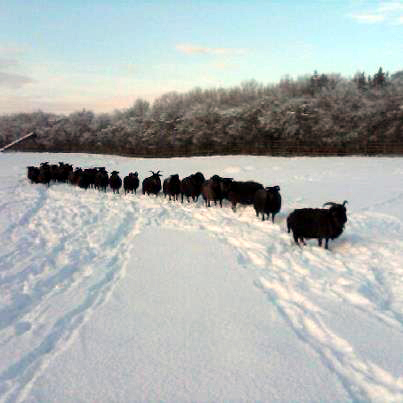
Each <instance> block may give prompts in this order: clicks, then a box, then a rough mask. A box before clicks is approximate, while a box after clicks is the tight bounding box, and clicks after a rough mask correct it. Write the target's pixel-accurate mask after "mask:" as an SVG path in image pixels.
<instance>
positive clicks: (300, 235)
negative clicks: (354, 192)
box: [287, 200, 347, 249]
mask: <svg viewBox="0 0 403 403" xmlns="http://www.w3.org/2000/svg"><path fill="white" fill-rule="evenodd" d="M346 204H347V200H345V201H344V202H343V204H338V203H334V202H328V203H325V204H324V205H323V207H324V206H330V208H328V209H323V208H322V209H318V208H316V209H313V208H302V209H296V210H294V211H293V212H291V213H290V215H289V216H288V217H287V228H288V232H290V231H292V232H293V237H294V241H295V243H296V244H297V245H298V244H299V241H301V242H302V243H304V244H305V240H304V238H315V239H318V245H319V246H322V240H323V239H325V248H326V249H328V243H329V239H335V238H337V237H339V236H340V235H341V233H342V232H343V229H344V225H345V223H346V222H347V212H346V207H345V205H346Z"/></svg>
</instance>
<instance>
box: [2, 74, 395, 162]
mask: <svg viewBox="0 0 403 403" xmlns="http://www.w3.org/2000/svg"><path fill="white" fill-rule="evenodd" d="M32 131H35V133H36V135H37V136H36V138H35V139H33V140H27V141H25V142H23V143H21V144H19V145H17V146H15V147H14V148H13V149H17V150H21V151H57V152H88V153H104V154H120V155H132V156H150V157H151V156H153V157H155V156H185V155H209V154H262V155H327V154H329V155H330V154H331V155H344V154H403V70H401V71H398V72H395V73H394V74H389V73H385V72H384V71H383V69H382V68H379V70H378V71H377V72H376V73H375V74H373V76H367V75H366V74H364V73H362V72H358V73H357V74H356V75H355V76H354V77H353V78H351V79H347V78H343V77H342V76H341V75H339V74H319V73H318V72H316V71H315V72H314V73H313V74H312V75H310V76H304V77H300V78H298V79H293V78H290V77H285V78H283V79H282V80H281V81H280V82H279V83H277V84H270V85H263V84H260V83H258V82H256V81H254V80H250V81H246V82H243V83H241V84H240V85H239V86H236V87H232V88H213V89H200V88H195V89H193V90H191V91H189V92H187V93H177V92H171V93H167V94H164V95H162V96H161V97H160V98H158V99H156V100H155V101H154V102H153V103H152V104H151V103H149V102H147V101H145V100H142V99H137V100H136V101H135V102H134V104H133V105H132V106H131V107H129V108H127V109H125V110H116V111H114V112H112V113H100V114H96V113H94V112H92V111H89V110H82V111H77V112H73V113H71V114H69V115H57V114H51V113H46V112H45V111H37V112H33V113H17V114H10V115H2V116H0V147H3V146H5V145H6V144H9V143H11V142H13V141H15V140H16V139H18V138H19V137H21V136H23V135H25V134H27V133H29V132H32Z"/></svg>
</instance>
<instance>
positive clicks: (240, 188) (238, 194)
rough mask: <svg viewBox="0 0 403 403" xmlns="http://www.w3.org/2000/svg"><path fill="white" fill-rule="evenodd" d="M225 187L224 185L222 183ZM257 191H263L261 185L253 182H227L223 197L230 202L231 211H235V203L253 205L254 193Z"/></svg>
mask: <svg viewBox="0 0 403 403" xmlns="http://www.w3.org/2000/svg"><path fill="white" fill-rule="evenodd" d="M224 186H225V183H224ZM259 189H263V185H262V184H260V183H257V182H253V181H246V182H239V181H231V182H228V186H225V190H224V191H225V197H226V198H227V199H228V200H229V201H230V202H231V205H232V209H233V210H234V211H235V209H236V205H237V203H240V204H253V201H254V198H255V193H256V191H258V190H259Z"/></svg>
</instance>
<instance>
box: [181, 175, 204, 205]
mask: <svg viewBox="0 0 403 403" xmlns="http://www.w3.org/2000/svg"><path fill="white" fill-rule="evenodd" d="M204 182H205V178H204V175H203V174H202V173H201V172H196V173H195V174H192V175H190V176H187V177H186V178H183V179H182V181H181V185H180V191H181V201H182V203H183V196H186V198H187V201H188V202H189V197H191V198H192V200H193V201H194V202H196V201H197V200H198V198H199V196H200V194H201V189H202V185H203V183H204Z"/></svg>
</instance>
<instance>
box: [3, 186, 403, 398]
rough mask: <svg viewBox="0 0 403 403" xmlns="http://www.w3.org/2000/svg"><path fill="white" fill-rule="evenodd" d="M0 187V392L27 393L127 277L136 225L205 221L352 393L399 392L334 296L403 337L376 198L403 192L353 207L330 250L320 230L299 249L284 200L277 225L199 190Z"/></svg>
mask: <svg viewBox="0 0 403 403" xmlns="http://www.w3.org/2000/svg"><path fill="white" fill-rule="evenodd" d="M11 188H12V189H11ZM1 192H2V200H3V203H2V204H0V215H1V220H2V223H5V225H3V226H2V231H1V235H0V242H1V243H2V248H1V255H0V287H1V308H0V349H1V350H0V351H4V354H3V357H2V360H1V363H0V398H1V400H3V401H15V400H17V401H20V400H23V399H24V397H26V396H27V394H28V393H29V390H30V387H31V385H32V384H33V383H34V382H35V380H36V379H37V378H38V376H40V374H41V373H42V371H43V370H44V369H45V368H46V367H47V365H48V363H49V362H50V361H51V360H52V359H54V358H55V357H56V356H57V354H59V353H60V352H62V351H64V350H65V349H67V348H68V346H69V343H71V342H72V341H73V340H74V338H75V337H76V336H77V334H78V332H79V329H80V327H81V325H82V324H83V323H85V322H86V321H87V320H89V318H90V317H91V314H92V313H93V312H94V311H95V310H96V309H97V308H98V307H99V306H100V305H101V304H103V303H104V302H105V301H107V299H108V297H109V296H110V294H111V292H112V290H113V289H114V287H115V286H116V284H118V282H119V281H120V280H121V279H122V278H124V276H125V275H126V271H125V267H126V263H127V261H126V258H127V256H128V251H129V249H130V247H131V245H132V243H133V242H134V240H135V237H136V235H137V234H139V233H140V232H141V231H142V230H143V229H144V228H146V227H153V226H156V227H163V228H175V229H181V230H183V231H187V230H192V231H193V230H201V231H205V232H207V233H208V234H209V235H210V236H212V237H215V238H216V239H217V240H218V241H219V242H223V243H225V244H228V245H230V246H231V247H232V248H233V250H234V253H235V254H236V256H237V259H238V261H239V263H240V264H241V266H242V267H244V268H245V270H247V271H248V273H250V279H251V284H253V283H254V284H255V285H256V286H257V287H259V288H260V289H261V290H262V291H263V292H265V293H266V294H267V296H268V303H271V304H273V305H274V306H275V307H276V308H277V310H278V312H279V314H280V315H281V316H282V317H283V319H284V320H285V321H286V322H287V323H288V325H289V326H290V328H291V329H292V330H293V331H294V332H295V334H296V336H297V337H298V338H299V339H300V340H301V341H302V342H303V343H305V344H306V345H307V346H309V348H310V349H312V351H314V352H315V353H316V354H317V355H318V356H319V357H320V358H321V360H322V362H323V363H324V364H325V365H326V367H328V368H329V369H330V370H331V371H332V372H334V373H335V374H336V376H337V377H338V379H339V381H340V382H341V383H342V384H343V386H344V388H345V389H346V391H347V392H348V393H349V395H350V396H351V399H352V400H359V401H361V400H369V401H381V400H382V399H384V401H398V400H399V399H403V378H402V376H403V370H401V369H400V374H399V373H397V372H399V370H396V368H383V367H382V364H383V363H382V360H381V359H378V357H374V359H373V360H372V359H369V358H368V357H370V355H368V354H362V352H360V351H357V348H356V346H355V345H354V341H350V340H349V337H348V334H347V333H346V334H345V335H344V334H343V330H342V324H339V325H334V323H331V322H329V320H328V317H330V316H332V315H333V314H334V312H335V310H336V309H337V307H339V306H348V311H349V312H350V313H349V314H350V315H352V316H353V315H359V316H360V317H367V318H368V323H369V322H370V321H374V322H375V324H374V325H373V326H374V328H378V326H381V327H386V328H388V329H389V331H390V332H392V333H393V334H394V335H395V336H396V337H400V340H403V285H402V279H403V258H402V251H403V237H402V235H403V234H402V228H401V222H400V220H399V219H398V218H396V217H393V216H391V215H387V214H384V213H377V212H374V211H373V210H377V209H378V207H379V205H378V204H379V203H389V204H390V203H395V202H396V200H397V201H398V202H399V201H400V199H401V194H400V195H396V196H394V197H392V198H391V199H388V200H385V201H384V202H379V203H378V204H373V205H372V206H368V207H367V208H365V209H363V210H361V211H359V212H356V213H350V215H349V221H348V224H347V228H346V231H345V233H344V234H343V235H342V236H341V237H340V239H338V240H336V241H334V242H331V243H330V250H329V251H326V250H324V249H322V248H318V247H317V246H316V244H315V242H313V241H312V242H309V244H308V246H306V247H304V248H302V249H301V248H298V247H296V246H295V245H294V244H293V241H292V237H291V236H289V234H287V233H286V231H285V217H286V216H287V214H288V212H289V211H290V210H291V208H290V207H289V206H290V205H289V204H287V203H286V204H285V208H284V209H283V211H282V212H281V213H280V214H279V215H278V216H277V217H276V223H275V224H274V225H273V224H272V223H271V222H261V221H260V220H258V219H257V218H256V217H255V214H254V211H253V209H252V208H250V207H246V208H245V207H241V208H239V209H238V211H237V213H234V212H232V210H231V209H230V208H229V207H228V205H227V206H225V207H224V208H222V209H220V208H217V207H212V208H209V209H207V208H205V207H204V205H203V203H202V202H201V201H199V202H198V203H196V204H193V203H189V204H188V203H186V202H185V203H184V204H181V203H177V202H169V201H168V200H167V199H163V198H162V197H158V198H154V197H146V196H139V195H137V196H136V195H128V196H121V195H113V194H111V193H107V194H103V193H98V192H96V191H93V190H88V191H83V190H81V189H78V188H73V187H71V186H68V185H53V186H51V187H49V188H47V187H45V186H41V185H29V184H28V182H27V181H26V180H25V179H20V180H19V181H18V183H17V185H15V186H14V185H13V186H9V187H4V188H2V189H1ZM351 312H353V313H351ZM371 323H372V322H371ZM371 326H372V325H371ZM13 351H18V354H12V353H11V352H13Z"/></svg>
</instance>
